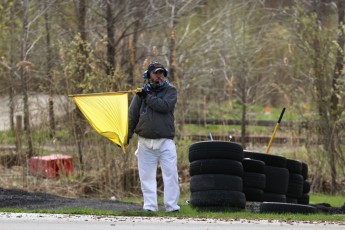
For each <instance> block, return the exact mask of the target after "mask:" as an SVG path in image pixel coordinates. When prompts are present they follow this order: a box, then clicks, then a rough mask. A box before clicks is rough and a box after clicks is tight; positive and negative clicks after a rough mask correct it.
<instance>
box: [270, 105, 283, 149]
mask: <svg viewBox="0 0 345 230" xmlns="http://www.w3.org/2000/svg"><path fill="white" fill-rule="evenodd" d="M284 112H285V108H283V110H282V112H281V113H280V117H279V119H278V122H277V124H276V127H275V128H274V131H273V133H272V136H271V139H270V142H269V143H268V146H267V149H266V153H268V152H269V151H270V148H271V145H272V142H273V139H274V136H275V135H276V132H277V130H278V128H279V126H280V122H281V120H282V118H283V115H284Z"/></svg>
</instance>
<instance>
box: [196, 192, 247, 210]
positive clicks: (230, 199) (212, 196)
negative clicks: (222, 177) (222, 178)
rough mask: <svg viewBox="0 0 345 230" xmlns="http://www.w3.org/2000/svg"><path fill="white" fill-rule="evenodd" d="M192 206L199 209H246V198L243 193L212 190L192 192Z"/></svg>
mask: <svg viewBox="0 0 345 230" xmlns="http://www.w3.org/2000/svg"><path fill="white" fill-rule="evenodd" d="M190 204H191V205H192V206H197V207H217V206H219V207H233V208H241V209H244V208H245V205H246V197H245V195H244V193H243V192H238V191H225V190H210V191H199V192H192V193H191V196H190Z"/></svg>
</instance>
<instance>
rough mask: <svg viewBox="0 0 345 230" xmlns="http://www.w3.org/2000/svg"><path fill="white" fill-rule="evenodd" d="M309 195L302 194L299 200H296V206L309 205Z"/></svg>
mask: <svg viewBox="0 0 345 230" xmlns="http://www.w3.org/2000/svg"><path fill="white" fill-rule="evenodd" d="M309 199H310V198H309V195H308V194H302V196H301V197H300V198H298V199H297V203H298V204H309Z"/></svg>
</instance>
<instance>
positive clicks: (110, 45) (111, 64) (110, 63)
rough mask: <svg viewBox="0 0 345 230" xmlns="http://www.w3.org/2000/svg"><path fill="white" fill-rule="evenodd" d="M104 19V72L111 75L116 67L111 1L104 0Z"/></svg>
mask: <svg viewBox="0 0 345 230" xmlns="http://www.w3.org/2000/svg"><path fill="white" fill-rule="evenodd" d="M106 2H107V3H106V4H107V6H106V21H107V39H108V42H107V63H106V65H107V66H106V74H107V75H108V76H109V77H112V76H113V74H114V70H115V67H116V63H115V27H114V15H113V8H112V3H111V2H110V1H106Z"/></svg>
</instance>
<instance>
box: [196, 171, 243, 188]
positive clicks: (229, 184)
mask: <svg viewBox="0 0 345 230" xmlns="http://www.w3.org/2000/svg"><path fill="white" fill-rule="evenodd" d="M208 190H229V191H238V192H242V191H243V182H242V178H241V177H239V176H232V175H223V174H202V175H195V176H192V177H191V179H190V191H191V192H198V191H208Z"/></svg>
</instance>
